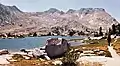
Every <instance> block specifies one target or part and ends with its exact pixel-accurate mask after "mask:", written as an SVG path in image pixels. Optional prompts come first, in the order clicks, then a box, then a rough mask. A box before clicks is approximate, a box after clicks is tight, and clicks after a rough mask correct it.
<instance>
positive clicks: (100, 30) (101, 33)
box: [99, 27, 103, 36]
mask: <svg viewBox="0 0 120 66" xmlns="http://www.w3.org/2000/svg"><path fill="white" fill-rule="evenodd" d="M99 36H103V32H102V27H100V29H99Z"/></svg>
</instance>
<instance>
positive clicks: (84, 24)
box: [0, 4, 118, 34]
mask: <svg viewBox="0 0 120 66" xmlns="http://www.w3.org/2000/svg"><path fill="white" fill-rule="evenodd" d="M0 9H1V10H2V11H0V14H1V16H0V19H1V21H0V27H1V28H0V33H9V32H10V33H16V34H19V33H23V34H24V33H25V34H27V33H31V32H52V30H53V29H52V28H53V27H58V28H59V32H61V33H63V32H66V31H69V30H71V29H72V30H76V31H86V29H87V30H89V31H96V30H97V31H98V29H99V27H102V28H103V30H105V31H106V30H108V29H109V27H111V25H112V24H118V21H117V20H116V19H115V18H113V17H112V16H111V15H110V14H108V13H107V12H106V10H105V9H103V8H81V9H79V10H74V9H69V10H68V11H66V12H64V11H61V10H58V9H56V8H50V9H48V10H46V11H43V12H22V11H21V10H19V9H18V8H17V7H16V6H5V5H2V4H0ZM2 20H3V21H2ZM6 23H7V24H6Z"/></svg>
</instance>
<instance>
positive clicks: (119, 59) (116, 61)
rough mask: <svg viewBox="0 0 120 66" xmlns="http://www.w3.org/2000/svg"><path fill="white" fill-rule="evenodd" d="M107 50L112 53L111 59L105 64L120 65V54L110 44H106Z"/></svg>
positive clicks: (106, 65)
mask: <svg viewBox="0 0 120 66" xmlns="http://www.w3.org/2000/svg"><path fill="white" fill-rule="evenodd" d="M108 51H109V52H110V53H111V55H112V59H111V60H108V61H107V62H106V64H105V66H120V56H119V55H118V54H117V53H116V51H115V50H114V49H113V47H112V46H108Z"/></svg>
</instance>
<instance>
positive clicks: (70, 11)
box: [66, 9, 76, 13]
mask: <svg viewBox="0 0 120 66" xmlns="http://www.w3.org/2000/svg"><path fill="white" fill-rule="evenodd" d="M75 11H76V10H73V9H69V10H68V11H67V12H66V13H73V12H75Z"/></svg>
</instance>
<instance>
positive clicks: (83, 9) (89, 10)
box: [78, 8, 105, 14]
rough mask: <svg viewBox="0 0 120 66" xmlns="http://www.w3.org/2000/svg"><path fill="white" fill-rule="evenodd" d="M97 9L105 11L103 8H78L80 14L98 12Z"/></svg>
mask: <svg viewBox="0 0 120 66" xmlns="http://www.w3.org/2000/svg"><path fill="white" fill-rule="evenodd" d="M99 11H103V12H105V9H103V8H81V9H80V10H78V12H79V13H81V14H88V13H93V12H99Z"/></svg>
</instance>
